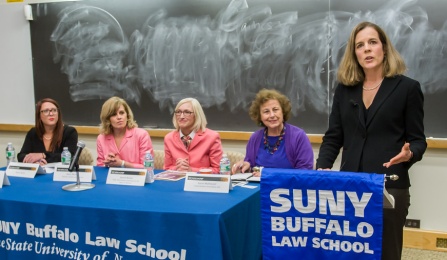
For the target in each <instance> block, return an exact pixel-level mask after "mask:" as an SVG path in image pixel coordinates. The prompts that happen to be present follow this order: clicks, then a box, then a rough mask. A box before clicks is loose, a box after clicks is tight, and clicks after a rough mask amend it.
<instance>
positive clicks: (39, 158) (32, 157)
mask: <svg viewBox="0 0 447 260" xmlns="http://www.w3.org/2000/svg"><path fill="white" fill-rule="evenodd" d="M23 162H24V163H38V164H40V165H45V164H47V160H45V158H44V154H43V153H29V154H27V155H25V158H23Z"/></svg>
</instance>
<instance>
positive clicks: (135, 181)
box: [106, 168, 147, 186]
mask: <svg viewBox="0 0 447 260" xmlns="http://www.w3.org/2000/svg"><path fill="white" fill-rule="evenodd" d="M146 174H147V171H146V169H135V168H110V169H109V172H108V173H107V180H106V183H107V184H118V185H129V186H144V182H145V180H146Z"/></svg>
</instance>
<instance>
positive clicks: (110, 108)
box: [99, 97, 138, 135]
mask: <svg viewBox="0 0 447 260" xmlns="http://www.w3.org/2000/svg"><path fill="white" fill-rule="evenodd" d="M121 105H122V106H123V107H124V110H125V111H126V113H127V123H126V127H127V128H128V129H131V128H134V127H138V125H137V123H136V122H135V120H134V117H133V113H132V110H131V109H130V107H129V105H128V104H127V102H126V101H125V100H124V99H122V98H119V97H111V98H109V99H108V100H107V101H106V102H104V104H103V105H102V109H101V115H100V116H99V118H100V119H101V124H100V125H99V132H100V133H101V134H105V135H108V134H111V133H112V132H113V128H112V124H111V123H110V117H112V116H114V115H116V112H117V111H118V109H119V108H120V106H121Z"/></svg>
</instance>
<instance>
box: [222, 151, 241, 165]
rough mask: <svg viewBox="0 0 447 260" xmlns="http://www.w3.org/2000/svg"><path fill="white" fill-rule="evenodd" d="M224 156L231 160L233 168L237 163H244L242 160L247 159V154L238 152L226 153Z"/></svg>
mask: <svg viewBox="0 0 447 260" xmlns="http://www.w3.org/2000/svg"><path fill="white" fill-rule="evenodd" d="M224 154H226V155H227V157H228V159H230V165H231V167H232V166H233V165H234V164H235V163H237V162H239V161H242V160H244V158H245V154H243V153H240V152H236V151H224Z"/></svg>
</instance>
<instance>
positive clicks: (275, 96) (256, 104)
mask: <svg viewBox="0 0 447 260" xmlns="http://www.w3.org/2000/svg"><path fill="white" fill-rule="evenodd" d="M269 100H277V101H278V102H279V105H280V106H281V110H282V115H283V120H284V122H286V121H287V120H289V116H290V111H291V110H292V105H291V104H290V100H289V99H288V98H287V97H286V96H285V95H283V94H281V93H280V92H279V91H277V90H274V89H265V88H264V89H261V90H260V91H259V92H258V94H256V97H255V100H253V102H251V106H250V110H249V111H248V114H249V115H250V118H251V119H252V120H253V121H255V122H256V124H257V125H259V126H263V123H262V120H261V112H260V109H261V106H262V104H264V103H265V102H267V101H269Z"/></svg>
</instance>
